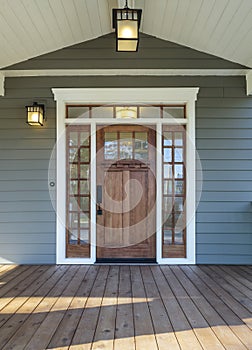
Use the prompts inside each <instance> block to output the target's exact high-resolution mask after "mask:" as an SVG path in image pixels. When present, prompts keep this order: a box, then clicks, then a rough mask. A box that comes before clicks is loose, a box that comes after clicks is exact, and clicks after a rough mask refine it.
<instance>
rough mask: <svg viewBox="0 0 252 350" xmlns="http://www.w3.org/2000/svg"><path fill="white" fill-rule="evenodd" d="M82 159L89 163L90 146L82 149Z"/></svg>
mask: <svg viewBox="0 0 252 350" xmlns="http://www.w3.org/2000/svg"><path fill="white" fill-rule="evenodd" d="M80 161H81V162H85V163H89V148H81V149H80Z"/></svg>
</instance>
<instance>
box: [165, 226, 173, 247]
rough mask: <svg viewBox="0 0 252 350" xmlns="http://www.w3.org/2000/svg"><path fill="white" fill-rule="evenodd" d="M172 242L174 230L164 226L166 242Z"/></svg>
mask: <svg viewBox="0 0 252 350" xmlns="http://www.w3.org/2000/svg"><path fill="white" fill-rule="evenodd" d="M171 243H172V230H168V229H166V228H164V244H171Z"/></svg>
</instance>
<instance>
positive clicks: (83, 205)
mask: <svg viewBox="0 0 252 350" xmlns="http://www.w3.org/2000/svg"><path fill="white" fill-rule="evenodd" d="M80 209H81V210H82V211H89V197H80Z"/></svg>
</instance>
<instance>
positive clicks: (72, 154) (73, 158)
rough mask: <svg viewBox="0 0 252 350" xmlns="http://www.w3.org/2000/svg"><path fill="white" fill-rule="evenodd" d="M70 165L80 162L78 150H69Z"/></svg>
mask: <svg viewBox="0 0 252 350" xmlns="http://www.w3.org/2000/svg"><path fill="white" fill-rule="evenodd" d="M68 159H69V163H73V162H78V148H69V157H68Z"/></svg>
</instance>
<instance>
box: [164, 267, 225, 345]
mask: <svg viewBox="0 0 252 350" xmlns="http://www.w3.org/2000/svg"><path fill="white" fill-rule="evenodd" d="M161 270H162V271H163V273H164V275H165V277H166V279H167V281H169V285H170V287H171V289H172V291H173V293H174V295H175V296H176V298H177V300H178V302H179V304H180V306H181V308H182V309H183V312H184V313H185V315H186V317H187V319H188V321H189V323H190V325H191V327H192V329H193V330H194V332H195V334H196V336H197V338H198V339H199V341H200V343H201V345H202V347H203V348H204V349H209V350H224V347H223V345H222V344H221V343H220V342H219V340H218V338H217V337H216V335H215V334H214V332H213V331H212V329H211V328H210V327H209V324H208V323H207V322H206V320H205V318H204V317H203V316H202V314H201V313H200V312H199V310H198V308H197V307H196V305H195V304H194V303H193V302H192V300H191V298H190V297H189V296H188V294H187V292H186V290H185V289H184V288H183V286H182V285H181V284H180V283H179V281H178V279H177V278H176V276H175V275H174V273H173V272H172V270H171V268H170V267H168V266H164V267H162V268H161Z"/></svg>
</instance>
